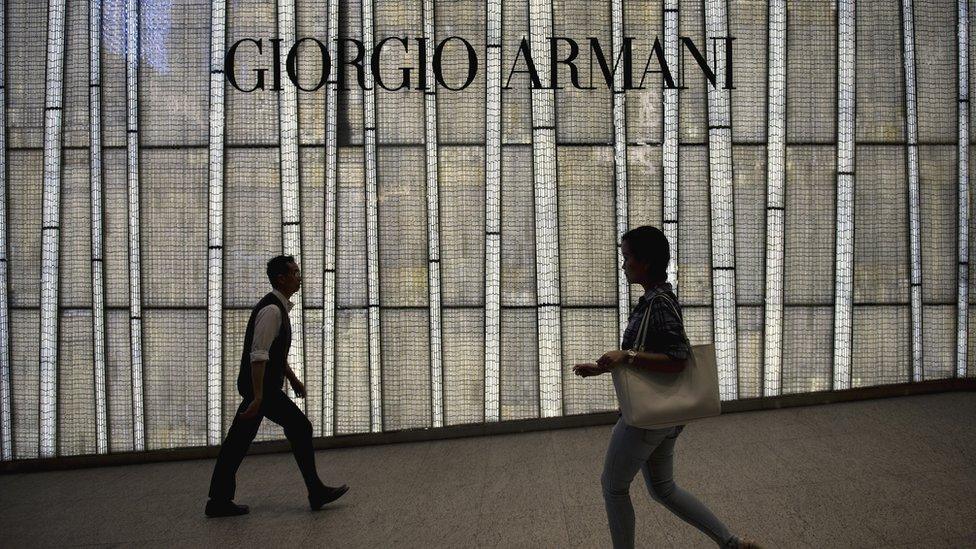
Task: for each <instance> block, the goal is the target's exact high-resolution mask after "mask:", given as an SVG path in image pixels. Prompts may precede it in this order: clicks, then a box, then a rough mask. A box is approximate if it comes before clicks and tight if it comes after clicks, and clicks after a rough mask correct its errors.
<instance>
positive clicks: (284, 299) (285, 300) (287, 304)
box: [271, 288, 295, 312]
mask: <svg viewBox="0 0 976 549" xmlns="http://www.w3.org/2000/svg"><path fill="white" fill-rule="evenodd" d="M271 293H273V294H274V295H275V297H277V298H278V301H281V304H282V305H284V306H285V310H287V311H289V312H290V311H291V308H292V307H294V306H295V304H294V303H292V302H291V301H290V300H289V299H288V298H287V297H285V294H283V293H281V292H279V291H278V289H277V288H275V289H272V290H271Z"/></svg>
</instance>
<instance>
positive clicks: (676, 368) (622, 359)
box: [596, 350, 686, 374]
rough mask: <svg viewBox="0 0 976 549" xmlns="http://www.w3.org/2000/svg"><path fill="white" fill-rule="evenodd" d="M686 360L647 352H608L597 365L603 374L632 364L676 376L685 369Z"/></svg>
mask: <svg viewBox="0 0 976 549" xmlns="http://www.w3.org/2000/svg"><path fill="white" fill-rule="evenodd" d="M685 362H686V359H684V358H671V357H670V356H668V355H666V354H664V353H652V352H647V351H641V352H637V351H621V350H616V351H608V352H606V353H604V354H603V356H601V357H600V360H598V361H597V362H596V363H597V365H598V366H600V368H601V369H602V370H603V372H609V371H610V370H611V369H613V368H615V367H617V366H620V365H623V364H630V365H633V366H636V367H637V368H646V369H648V370H652V371H655V372H667V373H673V374H676V373H678V372H680V371H681V370H683V369H684V368H685Z"/></svg>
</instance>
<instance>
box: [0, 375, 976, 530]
mask: <svg viewBox="0 0 976 549" xmlns="http://www.w3.org/2000/svg"><path fill="white" fill-rule="evenodd" d="M974 419H976V393H972V392H969V393H966V392H957V393H944V394H937V395H925V396H912V397H902V398H892V399H882V400H871V401H861V402H854V403H846V404H834V405H830V406H816V407H807V408H791V409H784V410H772V411H763V412H748V413H740V414H729V415H725V416H721V417H718V418H713V419H709V420H705V421H701V422H697V423H694V424H691V425H689V426H688V427H687V428H686V429H685V431H684V433H682V435H681V437H680V438H679V439H678V447H677V453H676V458H675V459H676V464H675V474H676V477H675V479H676V481H677V482H678V483H679V484H680V485H681V486H682V487H684V488H685V489H687V490H689V491H691V492H692V493H694V494H696V495H697V496H698V497H699V498H700V499H701V500H702V501H704V502H705V503H706V504H708V505H709V506H710V507H711V508H712V510H713V511H714V512H715V513H716V514H717V515H718V516H719V517H720V518H722V519H723V520H724V521H726V523H727V524H728V525H729V527H730V528H731V529H732V531H733V532H736V533H740V534H744V535H748V536H750V537H753V538H755V539H757V540H758V541H760V542H762V543H764V544H765V545H767V546H769V547H790V548H792V547H920V548H931V547H974V546H976V423H974ZM609 429H610V427H609V426H601V427H589V428H583V429H568V430H559V431H549V432H537V433H527V434H519V435H505V436H495V437H485V438H468V439H457V440H447V441H435V442H424V443H410V444H398V445H388V446H372V447H364V448H352V449H343V450H330V451H321V452H319V453H318V454H317V459H318V464H319V470H320V473H321V474H322V477H323V479H324V480H325V481H326V482H327V483H332V484H337V483H341V482H346V483H348V484H349V485H350V486H351V487H352V489H351V491H350V492H349V494H347V495H346V496H345V497H344V498H343V499H342V500H340V502H338V503H337V504H333V505H332V506H330V507H327V508H326V510H324V511H322V512H318V513H311V512H309V511H308V508H307V506H306V501H305V497H304V493H303V487H302V483H301V478H300V476H299V474H298V470H297V468H296V467H295V463H294V461H293V459H292V457H291V455H289V454H275V455H262V456H250V457H248V458H247V459H245V461H244V465H243V466H242V468H241V471H240V474H239V475H238V498H237V501H238V502H240V503H246V504H248V505H250V506H251V514H250V515H247V516H244V517H235V518H229V519H206V518H205V517H204V516H203V505H204V503H205V499H206V498H205V496H206V492H207V483H208V481H209V477H210V472H211V467H212V466H213V462H212V461H209V460H208V461H187V462H170V463H158V464H147V465H132V466H124V467H110V468H101V469H85V470H77V471H58V472H48V473H30V474H17V475H6V476H0V542H2V544H0V545H2V546H4V547H24V546H31V547H35V546H69V545H89V544H99V545H102V544H105V545H108V544H121V545H125V546H130V545H133V546H134V545H138V546H161V547H174V546H187V547H201V546H268V545H274V546H284V545H291V546H295V545H301V546H328V547H391V546H395V547H472V546H498V547H533V548H534V547H608V546H609V537H608V533H607V528H606V521H605V515H604V512H603V502H602V499H601V495H600V482H599V476H600V471H601V465H602V460H603V452H604V450H605V447H606V443H607V437H608V435H609ZM631 495H632V498H633V500H634V506H635V509H636V512H637V544H638V546H639V547H710V546H712V544H711V542H710V541H709V540H708V538H706V537H705V536H704V535H702V534H701V533H699V532H698V531H697V530H695V529H694V528H693V527H691V526H688V525H687V524H685V523H683V522H681V521H680V520H679V519H677V518H675V517H674V516H672V515H670V514H669V513H668V511H667V510H665V509H663V508H662V507H660V506H659V505H657V504H656V503H654V502H653V501H652V500H651V499H650V498H649V497H648V496H647V492H646V491H645V490H644V486H643V482H642V481H641V480H640V479H638V480H637V481H636V482H635V483H634V485H633V487H632V489H631Z"/></svg>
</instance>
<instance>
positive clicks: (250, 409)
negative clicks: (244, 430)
mask: <svg viewBox="0 0 976 549" xmlns="http://www.w3.org/2000/svg"><path fill="white" fill-rule="evenodd" d="M260 409H261V401H260V400H252V401H251V403H250V404H248V406H247V409H246V410H244V411H243V412H241V413H240V416H241V419H254V418H256V417H257V416H258V411H259V410H260Z"/></svg>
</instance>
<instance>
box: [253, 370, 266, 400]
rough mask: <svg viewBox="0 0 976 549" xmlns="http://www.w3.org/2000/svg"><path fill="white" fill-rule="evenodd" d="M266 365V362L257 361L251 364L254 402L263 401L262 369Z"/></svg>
mask: <svg viewBox="0 0 976 549" xmlns="http://www.w3.org/2000/svg"><path fill="white" fill-rule="evenodd" d="M267 364H268V361H267V360H258V361H256V362H252V363H251V385H252V386H253V387H254V401H255V402H261V401H262V400H264V367H265V365H267Z"/></svg>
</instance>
